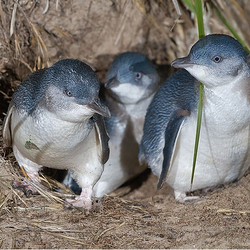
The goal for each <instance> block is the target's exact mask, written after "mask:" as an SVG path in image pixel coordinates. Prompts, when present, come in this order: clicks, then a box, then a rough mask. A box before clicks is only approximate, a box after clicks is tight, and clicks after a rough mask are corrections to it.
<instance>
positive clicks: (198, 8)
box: [191, 0, 205, 187]
mask: <svg viewBox="0 0 250 250" xmlns="http://www.w3.org/2000/svg"><path fill="white" fill-rule="evenodd" d="M195 10H196V17H197V24H198V33H199V38H202V37H204V36H205V30H204V23H203V10H202V2H201V0H195ZM203 89H204V87H203V84H202V83H200V88H199V104H198V116H197V124H196V135H195V144H194V156H193V168H192V175H191V187H192V185H193V181H194V172H195V166H196V160H197V153H198V146H199V140H200V131H201V119H202V108H203Z"/></svg>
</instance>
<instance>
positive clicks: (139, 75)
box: [135, 72, 142, 80]
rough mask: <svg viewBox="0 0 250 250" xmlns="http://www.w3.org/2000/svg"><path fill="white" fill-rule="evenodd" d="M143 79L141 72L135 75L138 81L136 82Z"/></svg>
mask: <svg viewBox="0 0 250 250" xmlns="http://www.w3.org/2000/svg"><path fill="white" fill-rule="evenodd" d="M141 77H142V73H140V72H136V73H135V79H136V80H140V79H141Z"/></svg>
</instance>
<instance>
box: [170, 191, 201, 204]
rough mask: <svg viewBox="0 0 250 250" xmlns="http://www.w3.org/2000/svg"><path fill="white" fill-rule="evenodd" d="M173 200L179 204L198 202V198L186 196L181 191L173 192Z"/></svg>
mask: <svg viewBox="0 0 250 250" xmlns="http://www.w3.org/2000/svg"><path fill="white" fill-rule="evenodd" d="M174 196H175V199H176V200H177V201H178V202H180V203H185V202H191V201H195V200H199V199H200V198H201V197H200V196H187V194H186V192H183V191H177V190H175V191H174Z"/></svg>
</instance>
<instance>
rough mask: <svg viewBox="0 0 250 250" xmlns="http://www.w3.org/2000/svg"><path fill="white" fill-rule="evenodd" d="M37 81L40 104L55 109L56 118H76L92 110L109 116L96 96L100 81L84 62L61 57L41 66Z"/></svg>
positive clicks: (83, 116)
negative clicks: (48, 65) (38, 82)
mask: <svg viewBox="0 0 250 250" xmlns="http://www.w3.org/2000/svg"><path fill="white" fill-rule="evenodd" d="M40 81H42V82H43V84H42V85H41V88H43V87H42V86H44V96H43V98H42V100H41V101H40V107H41V106H42V107H44V108H46V109H48V110H49V111H51V112H53V113H55V114H56V115H58V116H59V117H60V119H63V120H67V121H72V122H80V121H81V120H82V119H84V118H86V117H92V116H93V115H94V113H98V114H100V115H102V116H105V117H109V116H110V112H109V110H108V108H107V107H106V106H105V105H103V104H102V103H101V102H100V99H99V97H98V95H99V89H100V82H99V80H98V78H97V76H96V74H95V72H94V71H93V70H92V69H91V67H90V66H88V65H87V64H85V63H83V62H81V61H79V60H73V59H65V60H61V61H59V62H57V63H55V64H54V65H52V66H51V67H50V68H48V69H45V71H44V73H43V77H42V79H40Z"/></svg>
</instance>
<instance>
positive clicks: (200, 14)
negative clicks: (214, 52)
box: [195, 0, 205, 38]
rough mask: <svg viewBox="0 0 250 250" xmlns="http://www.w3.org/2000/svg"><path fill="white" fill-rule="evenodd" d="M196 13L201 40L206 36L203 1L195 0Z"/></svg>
mask: <svg viewBox="0 0 250 250" xmlns="http://www.w3.org/2000/svg"><path fill="white" fill-rule="evenodd" d="M195 11H196V17H197V23H198V34H199V38H202V37H204V36H205V30H204V23H203V10H202V1H201V0H195Z"/></svg>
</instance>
